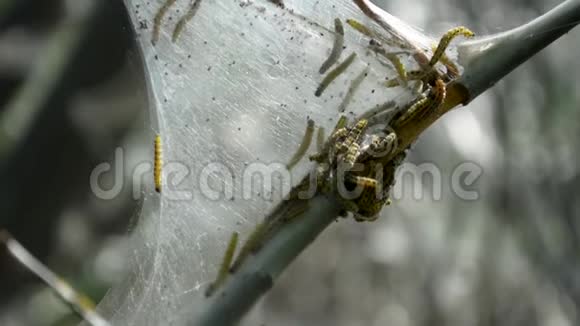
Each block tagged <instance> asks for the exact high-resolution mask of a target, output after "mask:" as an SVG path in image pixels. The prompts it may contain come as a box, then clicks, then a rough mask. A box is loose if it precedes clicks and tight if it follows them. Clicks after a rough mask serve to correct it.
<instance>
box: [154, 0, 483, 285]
mask: <svg viewBox="0 0 580 326" xmlns="http://www.w3.org/2000/svg"><path fill="white" fill-rule="evenodd" d="M175 1H176V0H166V1H165V3H164V4H163V5H162V7H161V8H160V9H159V11H158V12H157V14H156V15H155V18H154V25H153V36H152V42H153V43H154V44H155V43H156V42H157V41H158V39H159V33H160V28H161V24H162V21H163V19H164V17H165V15H166V14H167V11H168V10H169V8H170V7H171V6H172V5H173V4H174V3H175ZM280 3H282V2H280ZM200 4H201V0H193V1H192V2H191V5H190V7H189V9H188V11H187V12H186V13H185V14H184V15H183V16H182V17H181V19H180V20H179V21H178V22H177V24H176V25H175V28H174V31H173V36H172V39H173V41H174V42H175V40H176V39H177V38H178V37H179V35H180V33H181V32H182V30H183V28H184V27H185V25H186V23H187V22H188V21H189V20H191V19H192V18H193V16H194V15H195V13H196V12H197V11H198V9H199V6H200ZM282 7H283V6H282ZM346 23H347V24H348V25H349V26H350V27H351V28H353V29H354V30H355V31H357V32H359V33H361V34H362V35H364V36H366V37H368V38H369V46H368V48H369V49H370V50H371V51H372V52H374V53H375V54H376V55H377V56H378V57H380V58H381V60H386V61H385V62H388V63H390V64H391V65H392V67H393V69H394V71H395V72H396V73H397V77H396V78H392V79H388V80H387V81H386V82H385V86H386V87H399V86H401V87H407V86H408V84H409V82H411V81H414V82H415V87H414V89H415V91H416V92H417V93H418V94H419V95H418V96H417V98H416V99H415V100H414V101H412V102H411V103H409V104H407V105H405V106H404V107H403V108H401V109H400V110H397V114H395V115H394V116H390V115H389V116H388V119H387V118H386V117H384V118H382V117H383V116H384V115H381V114H382V113H384V112H383V111H386V110H387V108H391V107H392V106H393V105H394V104H393V102H388V103H385V105H384V106H380V107H378V108H376V109H373V110H371V111H369V112H367V113H365V114H363V115H362V116H361V117H359V118H358V119H355V120H354V121H352V122H349V121H348V119H347V117H346V116H344V115H342V116H341V117H340V119H339V121H338V123H337V124H336V126H335V128H334V129H333V130H332V132H331V134H330V136H329V138H328V140H325V136H324V129H323V128H321V127H319V128H318V133H317V148H318V152H317V154H315V155H313V156H310V160H311V161H314V162H316V163H317V165H318V166H319V168H318V169H317V171H318V172H317V173H318V176H317V180H318V186H319V189H320V190H319V191H325V192H332V193H334V194H339V199H340V201H341V203H342V205H343V212H344V213H345V215H346V213H348V212H350V213H352V215H353V217H354V218H355V219H356V220H357V221H374V220H375V219H376V218H377V216H378V215H379V212H380V211H381V209H382V208H383V207H384V205H385V204H388V203H389V191H390V187H391V186H392V184H393V183H394V173H395V170H396V168H397V167H398V165H400V163H401V162H402V161H403V159H404V157H405V149H404V148H399V144H398V139H397V131H398V130H401V128H404V127H405V126H407V124H409V123H411V122H412V121H417V120H419V119H422V118H423V117H424V116H425V115H426V114H429V113H431V112H436V111H437V110H438V109H439V108H440V107H441V105H442V104H443V103H444V101H445V97H446V89H447V84H448V83H449V82H451V81H453V80H454V79H455V78H456V77H457V76H458V74H459V73H458V69H457V67H456V66H455V65H454V63H453V61H452V60H450V59H449V58H448V57H447V56H446V55H445V50H446V48H447V47H448V46H449V44H450V42H451V41H452V40H453V38H455V37H456V36H458V35H463V36H465V37H471V36H473V33H472V32H471V31H470V30H469V29H467V28H465V27H456V28H453V29H451V30H449V31H448V32H446V33H445V34H444V35H443V37H442V38H441V40H440V41H439V43H438V44H437V46H435V47H434V48H433V49H432V50H433V55H432V56H431V58H430V59H429V60H428V61H426V62H420V61H418V60H417V63H418V64H419V69H418V70H411V71H408V70H407V69H406V67H405V65H404V64H403V63H402V61H401V60H400V57H399V56H400V55H409V54H410V53H411V52H412V51H416V48H415V47H411V46H407V45H406V44H405V43H404V42H401V40H399V39H397V38H389V37H386V36H384V35H383V34H382V33H380V32H378V31H376V30H374V29H373V28H370V27H368V26H365V25H363V24H362V23H360V22H358V21H356V20H354V19H347V20H346ZM344 33H345V31H344V27H343V24H342V22H341V20H340V19H338V18H336V19H335V20H334V37H335V39H334V43H333V46H332V49H331V51H330V54H329V56H328V58H327V59H326V60H325V61H324V62H323V63H322V65H321V67H320V69H319V73H320V74H322V75H324V77H323V78H322V81H321V82H320V84H319V86H318V87H317V88H316V90H315V91H314V95H315V96H317V97H319V96H321V95H322V94H323V92H324V91H325V90H326V89H327V88H328V87H329V86H330V85H331V84H332V83H333V82H334V81H335V80H336V79H337V78H338V76H340V75H341V74H343V73H344V72H345V71H347V70H348V69H349V67H350V66H351V65H352V63H353V62H354V61H355V60H356V58H357V54H356V53H355V52H352V53H350V54H349V55H348V56H347V57H346V58H345V59H344V60H343V61H339V60H340V57H341V55H342V51H343V48H344ZM387 45H389V46H395V47H397V48H399V49H401V51H399V52H389V51H387V50H386V49H385V47H384V46H387ZM439 63H441V64H442V65H443V66H444V67H445V73H442V72H441V71H440V70H439V69H437V65H438V64H439ZM368 72H369V67H368V66H367V67H365V68H364V69H363V70H362V71H361V72H360V73H358V74H357V75H356V77H355V78H354V79H353V80H352V81H351V83H350V85H349V88H348V90H347V91H346V93H345V96H344V98H343V102H342V103H341V105H340V106H339V108H338V111H339V112H341V113H342V112H344V111H345V109H346V107H347V106H348V104H349V102H350V100H351V98H352V97H353V96H354V94H355V92H356V90H357V89H358V88H359V87H360V85H361V84H362V82H363V80H364V79H365V77H366V76H367V74H368ZM377 117H381V118H377ZM377 125H381V126H382V127H381V128H380V129H379V130H377V129H376V128H374V129H372V128H371V127H375V126H377ZM315 129H316V126H315V122H314V121H313V120H310V119H309V120H308V123H307V126H306V131H305V134H304V137H303V140H302V142H301V144H300V145H299V146H298V148H297V150H296V153H295V154H294V155H293V156H292V158H291V159H290V160H289V162H288V164H287V168H288V169H291V168H293V167H294V166H295V165H296V164H297V163H298V162H300V161H301V160H302V159H303V158H304V156H306V153H307V152H308V149H309V147H310V145H311V143H312V139H313V137H314V134H315ZM154 143H155V154H154V156H155V159H154V163H155V164H154V180H155V189H156V190H157V191H158V192H160V191H161V166H162V160H161V138H160V136H159V135H157V136H156V138H155V142H154ZM357 166H358V167H362V168H361V169H356V170H355V169H354V168H355V167H357ZM338 171H343V172H344V173H338ZM298 188H299V187H298ZM353 189H358V190H359V192H358V195H357V196H355V197H354V198H346V197H343V196H342V195H341V191H347V192H348V191H352V190H353ZM290 198H291V199H295V198H293V195H292V193H291V194H290ZM304 202H305V205H302V206H299V208H294V209H290V208H289V209H286V206H288V205H285V203H281V204H280V205H278V206H277V207H276V210H277V211H278V212H280V214H279V215H278V216H277V217H274V218H271V219H268V220H266V221H264V222H262V223H260V224H258V226H257V227H256V228H255V229H254V231H253V232H252V233H251V235H250V236H249V238H248V240H246V242H245V244H244V245H243V246H242V248H241V250H240V252H239V254H238V256H237V259H236V260H235V261H234V255H235V251H236V247H237V243H238V238H239V236H238V233H237V232H234V233H233V234H232V236H231V238H230V241H229V243H228V246H227V250H226V252H225V254H224V257H223V260H222V263H221V267H220V269H219V272H218V275H217V277H216V279H215V281H214V282H212V283H211V284H210V286H209V287H208V289H207V291H206V296H210V295H212V294H213V293H214V292H215V291H216V290H217V289H218V288H219V287H220V286H221V285H222V284H223V283H224V282H225V280H226V278H227V275H228V274H229V273H234V272H235V271H237V270H238V268H239V267H240V265H241V263H242V262H243V261H244V260H245V258H247V256H248V255H250V254H251V253H254V252H256V251H257V250H259V248H260V246H261V244H262V243H264V240H265V239H266V238H267V237H268V234H270V233H271V232H272V230H274V229H275V227H276V226H278V225H279V224H280V223H284V222H285V221H287V220H289V219H291V218H293V217H294V216H298V215H300V213H301V212H303V211H304V210H305V209H306V207H307V206H306V201H304ZM288 207H289V206H288Z"/></svg>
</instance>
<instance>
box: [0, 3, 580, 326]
mask: <svg viewBox="0 0 580 326" xmlns="http://www.w3.org/2000/svg"><path fill="white" fill-rule="evenodd" d="M376 3H377V4H378V5H381V6H383V8H385V9H386V10H387V11H389V12H391V13H393V14H395V15H396V16H399V17H400V18H402V19H404V20H406V21H408V22H410V23H411V24H414V25H416V26H419V27H421V28H423V29H424V30H426V31H427V34H429V35H432V36H434V37H437V36H438V35H441V34H442V33H443V32H444V31H445V30H446V29H447V28H449V27H452V26H454V25H467V26H469V27H470V28H471V29H472V30H474V31H475V32H476V33H477V34H479V35H484V34H489V33H494V32H499V31H501V30H505V29H509V28H512V27H515V26H517V25H520V24H522V23H524V22H526V21H528V20H530V19H532V18H534V17H536V16H538V15H539V14H541V13H543V12H545V11H547V10H548V9H550V8H552V7H553V6H555V5H556V4H557V3H558V1H555V0H549V1H546V0H527V1H522V0H519V1H510V2H504V1H499V0H492V1H487V2H480V1H475V0H467V1H457V0H447V1H444V2H437V4H436V5H434V4H433V3H432V2H430V1H424V0H414V1H376ZM137 28H140V27H139V26H138V27H137ZM132 30H133V28H132V27H131V26H130V24H129V22H128V21H127V17H126V14H125V12H124V7H123V4H122V2H121V1H118V0H117V1H116V0H99V1H96V0H82V1H60V0H44V1H33V0H4V1H2V2H1V3H0V104H1V107H0V108H1V109H0V110H1V111H0V160H1V161H0V176H1V177H0V180H2V183H3V185H2V190H0V191H1V194H0V208H1V209H0V212H1V213H0V227H2V228H5V229H7V230H9V231H10V232H11V233H12V234H13V235H14V236H15V237H16V238H17V239H18V240H19V241H20V242H22V243H23V245H25V246H26V247H27V248H28V249H29V250H30V251H32V252H33V253H34V254H35V255H37V256H38V257H39V258H40V259H41V260H42V261H43V262H45V263H47V264H48V265H49V266H50V267H51V268H52V269H53V270H54V271H55V272H57V273H58V274H60V275H62V276H63V277H65V278H67V279H68V280H70V281H71V282H72V283H73V284H74V285H75V286H76V287H77V288H79V289H81V290H82V291H84V292H85V293H87V294H89V295H90V296H91V297H93V298H94V299H95V300H98V299H99V298H100V297H102V296H103V295H104V293H105V292H106V290H107V289H108V288H109V287H110V286H111V285H112V284H114V282H115V281H116V280H118V279H120V277H121V275H122V273H123V272H124V267H125V266H124V257H125V254H126V250H127V249H126V248H127V245H126V234H127V233H128V232H129V231H130V229H131V224H132V223H135V219H136V218H137V215H138V207H139V202H138V200H135V199H134V198H132V196H131V189H123V192H122V195H121V196H118V197H117V198H116V199H114V200H111V201H104V200H100V199H98V198H96V197H95V196H94V194H92V192H91V190H90V187H89V175H90V173H91V171H92V170H93V168H94V167H95V166H96V165H97V164H99V163H101V162H104V161H111V160H112V157H113V153H114V149H115V148H116V147H119V146H120V147H122V148H124V149H126V151H127V156H126V160H127V162H129V164H128V166H129V168H130V166H131V162H133V163H135V162H138V161H139V160H149V159H150V156H151V153H150V152H151V144H150V141H149V140H148V139H145V138H146V137H145V136H144V135H145V134H147V133H146V131H147V130H148V128H150V126H149V123H148V111H147V97H146V92H145V86H144V82H143V77H142V67H141V62H140V59H139V55H138V52H137V51H136V50H135V44H134V37H133V34H132V33H133V32H132ZM579 54H580V42H578V32H577V31H575V30H573V31H572V32H571V33H570V34H569V35H567V36H565V37H563V38H562V39H560V40H558V41H557V42H555V43H554V44H553V45H551V46H550V47H549V48H548V49H546V50H544V51H543V52H541V53H540V54H539V55H538V56H536V57H535V58H534V59H532V60H531V61H530V62H528V63H526V64H525V65H524V66H523V67H521V68H520V69H518V70H516V71H515V72H513V73H512V74H510V75H509V76H508V77H507V78H505V79H504V80H503V81H501V82H500V83H499V84H498V85H496V86H495V87H494V88H493V89H492V90H491V91H488V92H487V93H485V94H484V95H483V96H481V97H480V98H478V99H477V100H476V101H474V102H473V103H472V104H471V105H470V106H469V107H468V108H460V109H458V110H457V111H456V112H452V113H451V114H449V116H448V117H446V118H444V119H443V120H442V121H441V122H439V123H438V124H437V125H436V126H435V127H434V128H432V129H431V130H429V131H428V132H427V133H426V134H425V135H424V136H423V137H422V138H421V139H420V141H419V142H418V144H417V145H416V146H415V147H414V148H413V150H412V154H411V157H410V160H411V161H412V162H415V163H423V162H432V163H435V164H436V165H437V166H438V167H440V168H441V170H442V171H443V172H444V173H448V174H450V173H451V171H452V169H453V167H455V166H457V165H458V164H459V163H461V162H465V161H473V162H475V163H476V164H478V165H480V166H481V167H482V168H483V171H484V173H483V175H482V176H481V177H480V178H479V179H478V181H477V182H476V184H475V189H476V190H477V191H478V192H479V195H480V198H479V199H478V200H477V201H463V200H460V199H458V198H457V197H456V196H454V195H453V194H452V193H451V192H450V191H449V190H447V191H446V190H444V191H443V195H442V199H441V200H437V201H435V200H430V199H428V198H424V199H421V200H414V199H412V198H411V197H412V196H410V195H408V196H405V197H404V198H403V199H401V200H398V201H396V202H395V203H394V205H392V206H391V207H389V208H387V209H386V214H385V215H386V216H387V217H388V218H383V219H381V220H380V221H378V222H377V223H375V224H373V225H364V226H362V225H357V224H356V223H354V222H351V221H345V222H344V223H339V224H337V225H335V226H333V227H332V228H330V229H329V230H328V231H327V232H326V233H325V234H323V235H322V236H321V238H320V239H319V240H318V241H317V242H316V243H315V244H314V245H313V246H312V248H311V249H310V250H308V251H307V252H305V253H304V254H303V255H302V256H301V257H300V258H299V260H298V261H297V262H296V263H295V264H294V265H292V266H291V267H290V269H289V270H288V271H286V273H285V274H284V275H283V277H282V279H281V281H280V283H278V284H277V285H276V286H275V287H274V289H273V290H272V292H271V293H270V294H269V295H268V296H267V298H266V300H264V304H263V305H261V306H260V307H259V309H260V310H261V312H262V313H263V314H264V315H265V318H266V321H267V324H275V325H296V324H304V325H311V324H312V325H314V324H316V325H550V326H552V325H554V326H555V325H576V324H578V322H579V321H580V316H579V315H578V306H579V304H580V233H579V232H580V220H579V217H580V201H578V192H579V190H580V171H579V167H578V164H577V161H578V158H579V154H578V148H580V146H579V145H580V110H579V109H578V105H579V103H580V99H579V95H578V94H580V89H579V88H580V86H578V85H579V83H578V76H579V75H580V65H579V64H578V62H577V60H578V59H577V58H578V55H579ZM444 176H445V174H444ZM424 181H425V188H426V189H430V185H429V184H428V183H429V180H424ZM401 182H405V181H401ZM126 188H129V187H126ZM0 266H1V268H0V293H1V294H0V325H68V324H74V323H76V322H77V321H78V320H75V319H74V317H72V316H71V315H70V312H69V311H68V310H67V308H66V307H65V306H63V305H61V304H60V303H59V302H58V300H57V299H55V298H54V296H53V295H52V293H51V291H50V290H49V289H47V288H46V287H45V286H44V285H43V284H41V283H40V282H39V281H38V280H36V279H35V278H34V277H33V276H31V275H30V274H28V273H27V272H26V271H25V270H23V269H22V268H21V267H20V265H18V264H17V263H15V262H14V260H12V259H11V258H10V257H8V256H7V255H5V254H2V255H0Z"/></svg>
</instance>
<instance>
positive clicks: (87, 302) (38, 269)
mask: <svg viewBox="0 0 580 326" xmlns="http://www.w3.org/2000/svg"><path fill="white" fill-rule="evenodd" d="M0 243H2V244H3V245H4V246H6V249H7V250H8V253H10V255H12V257H14V258H15V259H16V260H18V262H19V263H21V264H22V265H23V266H24V267H26V269H28V270H29V271H30V272H32V273H33V274H34V275H36V276H37V277H38V278H40V279H41V280H42V281H44V283H46V284H47V285H48V286H50V287H51V288H52V289H53V290H54V291H55V292H56V294H58V297H59V298H61V299H62V300H63V301H64V302H65V303H66V304H67V305H69V306H71V307H72V308H73V311H75V312H76V313H78V315H79V316H80V317H81V318H82V319H83V320H86V321H87V322H88V323H89V324H91V325H93V326H110V325H111V324H109V322H107V321H106V320H105V319H104V318H103V317H101V316H100V315H99V314H98V313H97V312H96V310H95V304H94V303H93V302H92V301H91V299H89V298H88V297H87V296H85V295H83V294H82V293H79V292H78V291H76V290H75V289H74V288H73V287H72V286H70V285H69V284H68V283H67V282H65V281H64V280H63V279H61V278H60V277H58V276H57V275H56V274H54V273H53V272H52V271H51V270H50V269H48V267H46V266H45V265H44V264H42V262H40V261H39V260H38V259H36V257H34V256H33V255H32V254H31V253H30V252H29V251H28V250H26V248H24V246H22V245H21V244H20V242H18V241H16V240H15V239H14V238H13V237H12V236H11V235H10V234H9V233H8V232H6V231H4V230H0Z"/></svg>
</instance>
